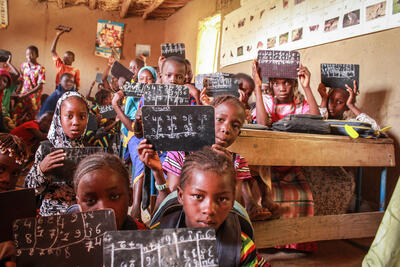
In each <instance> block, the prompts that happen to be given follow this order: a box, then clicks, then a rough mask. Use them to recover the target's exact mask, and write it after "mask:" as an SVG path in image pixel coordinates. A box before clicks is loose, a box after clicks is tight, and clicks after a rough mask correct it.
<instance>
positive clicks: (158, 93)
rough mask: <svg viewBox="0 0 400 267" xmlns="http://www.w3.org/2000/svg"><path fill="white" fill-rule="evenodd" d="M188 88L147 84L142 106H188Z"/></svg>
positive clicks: (174, 85)
mask: <svg viewBox="0 0 400 267" xmlns="http://www.w3.org/2000/svg"><path fill="white" fill-rule="evenodd" d="M189 97H190V93H189V88H187V87H186V86H184V85H176V84H156V83H153V84H147V85H146V88H145V89H144V95H143V98H144V105H149V106H159V105H166V106H169V105H189V104H190V101H189Z"/></svg>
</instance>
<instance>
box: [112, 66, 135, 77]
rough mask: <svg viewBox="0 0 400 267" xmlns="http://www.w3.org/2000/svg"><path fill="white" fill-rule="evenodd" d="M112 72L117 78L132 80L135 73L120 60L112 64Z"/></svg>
mask: <svg viewBox="0 0 400 267" xmlns="http://www.w3.org/2000/svg"><path fill="white" fill-rule="evenodd" d="M111 74H112V75H113V76H114V77H116V78H119V77H124V78H125V79H126V80H127V81H131V80H132V78H133V73H132V72H131V71H130V70H128V69H127V68H125V67H124V66H123V65H122V64H121V63H119V62H118V61H115V62H114V64H113V65H112V67H111Z"/></svg>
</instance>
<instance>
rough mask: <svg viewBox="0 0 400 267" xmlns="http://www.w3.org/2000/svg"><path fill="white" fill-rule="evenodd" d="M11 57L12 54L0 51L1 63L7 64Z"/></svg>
mask: <svg viewBox="0 0 400 267" xmlns="http://www.w3.org/2000/svg"><path fill="white" fill-rule="evenodd" d="M10 56H11V52H10V51H7V50H4V49H0V62H7V60H8V58H9V57H10Z"/></svg>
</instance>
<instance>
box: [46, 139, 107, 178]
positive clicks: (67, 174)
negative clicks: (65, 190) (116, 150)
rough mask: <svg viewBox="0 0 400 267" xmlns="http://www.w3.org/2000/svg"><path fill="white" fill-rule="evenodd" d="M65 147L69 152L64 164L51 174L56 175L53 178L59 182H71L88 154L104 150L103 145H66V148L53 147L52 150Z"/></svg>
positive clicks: (66, 151)
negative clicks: (80, 163) (77, 168)
mask: <svg viewBox="0 0 400 267" xmlns="http://www.w3.org/2000/svg"><path fill="white" fill-rule="evenodd" d="M59 149H63V150H64V152H65V153H66V154H67V156H66V157H65V159H64V161H63V163H64V166H61V167H58V168H55V169H54V170H53V171H52V172H51V174H52V176H54V177H53V178H52V179H53V180H54V181H57V182H67V183H69V182H71V181H72V178H73V175H74V171H75V169H76V166H78V164H79V162H81V161H82V160H83V159H84V158H85V157H86V156H89V155H91V154H94V153H98V152H104V149H103V148H101V147H95V146H93V147H64V148H54V147H53V148H51V149H50V152H53V151H56V150H59Z"/></svg>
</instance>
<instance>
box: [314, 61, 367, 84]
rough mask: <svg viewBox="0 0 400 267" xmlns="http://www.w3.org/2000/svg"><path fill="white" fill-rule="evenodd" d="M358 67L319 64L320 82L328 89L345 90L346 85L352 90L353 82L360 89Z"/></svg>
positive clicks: (352, 65) (354, 65)
mask: <svg viewBox="0 0 400 267" xmlns="http://www.w3.org/2000/svg"><path fill="white" fill-rule="evenodd" d="M359 77H360V65H356V64H321V82H322V83H323V84H324V85H325V86H326V87H330V88H340V89H343V90H346V86H345V85H346V84H347V85H348V86H350V87H351V88H353V81H354V80H355V81H356V83H357V88H360V84H359Z"/></svg>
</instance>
